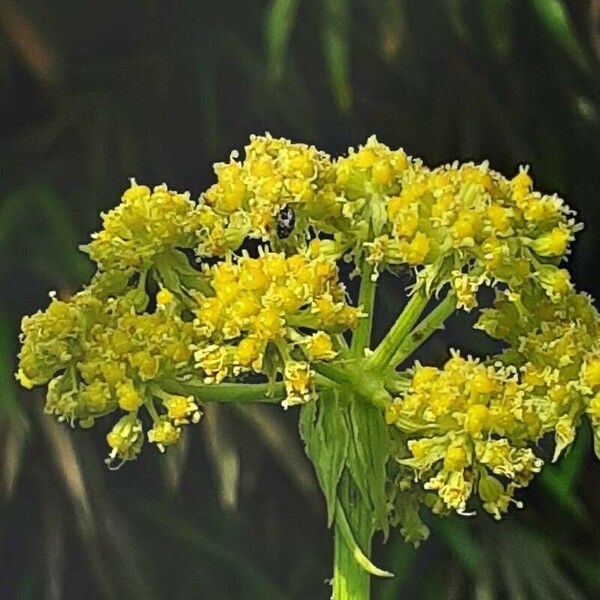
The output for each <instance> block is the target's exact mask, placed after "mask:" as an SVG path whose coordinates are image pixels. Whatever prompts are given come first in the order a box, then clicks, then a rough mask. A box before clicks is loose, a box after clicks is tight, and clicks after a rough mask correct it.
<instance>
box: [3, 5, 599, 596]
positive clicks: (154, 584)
mask: <svg viewBox="0 0 600 600" xmlns="http://www.w3.org/2000/svg"><path fill="white" fill-rule="evenodd" d="M599 111H600V0H573V1H570V2H566V1H560V0H480V1H469V0H428V1H427V2H425V1H423V0H383V1H370V2H366V1H365V2H360V1H359V0H305V1H303V2H300V0H273V1H271V2H259V1H258V0H246V1H244V2H242V1H240V0H238V1H227V0H222V1H221V2H202V1H200V2H199V1H194V0H181V1H179V2H167V1H162V2H161V1H158V0H137V1H134V0H131V1H129V2H123V1H120V2H116V1H114V0H104V1H103V2H98V1H88V2H69V1H67V0H54V1H53V2H46V1H43V0H0V465H1V466H0V597H1V598H10V599H12V598H15V599H26V598H36V599H37V598H49V599H58V598H84V597H85V598H89V599H95V598H101V599H104V598H109V599H112V598H119V599H121V598H133V599H136V598H140V599H142V598H143V599H151V600H152V599H163V598H169V599H171V598H173V599H175V598H182V599H187V598H202V599H217V598H218V599H220V598H250V599H253V600H254V599H256V600H261V599H272V598H277V599H303V600H304V599H308V598H316V599H318V598H327V597H329V593H330V592H329V589H328V587H327V584H326V582H325V580H326V578H328V577H329V576H330V573H331V555H332V544H331V536H330V532H328V531H326V524H325V516H324V510H323V503H322V500H321V497H320V494H319V492H318V490H317V488H316V484H315V480H314V478H313V474H312V469H311V466H310V465H309V463H308V462H307V460H306V459H305V458H304V455H303V450H302V448H301V445H300V443H299V441H298V436H297V433H296V419H297V415H296V413H295V411H289V413H286V414H284V413H283V412H282V411H281V410H279V409H278V408H272V409H269V408H261V409H260V410H251V409H244V410H243V411H242V410H236V409H224V408H218V409H216V408H214V407H208V410H207V414H206V418H205V420H204V421H203V422H202V425H201V426H200V427H198V428H196V429H195V430H194V431H193V432H192V434H191V435H190V436H189V437H188V439H187V440H186V443H185V444H184V445H183V446H182V447H180V448H178V449H174V450H172V451H171V452H169V453H168V454H167V455H166V456H164V457H163V456H159V455H158V453H155V452H154V451H153V450H152V449H150V448H148V449H147V450H146V452H144V453H143V454H142V456H141V458H140V459H139V460H138V461H136V462H135V463H131V464H127V465H126V466H125V467H123V468H122V469H121V470H120V471H118V472H115V473H113V472H109V471H107V470H106V468H105V467H104V464H103V462H102V459H103V457H104V455H105V453H106V448H105V444H104V439H103V437H104V435H105V433H106V429H107V428H108V427H109V424H108V423H107V424H105V425H104V430H103V429H102V426H97V427H95V428H94V431H92V432H81V431H77V430H74V431H71V430H69V429H68V428H67V427H66V426H64V425H59V424H57V423H55V422H54V420H53V419H51V418H49V417H44V416H43V415H42V410H41V407H42V397H41V396H40V395H39V394H36V393H33V392H29V393H25V392H23V391H21V390H19V389H17V387H16V385H15V381H14V379H13V375H12V373H13V371H14V368H15V352H16V350H17V333H18V327H19V321H20V319H21V317H22V316H23V314H27V313H31V312H33V311H35V310H37V309H38V308H42V307H45V306H46V304H47V293H48V291H49V290H53V289H56V290H58V291H59V293H62V294H68V293H69V292H71V291H73V290H75V289H77V288H78V287H80V286H81V285H82V283H84V282H86V280H87V279H88V278H89V276H90V274H91V265H90V264H89V263H88V262H87V261H86V259H85V258H84V257H83V255H81V254H80V253H78V251H77V245H78V244H80V243H84V242H85V241H86V240H87V239H88V238H89V234H90V232H91V231H93V230H95V229H97V228H98V226H99V212H100V211H101V210H106V209H109V208H111V207H112V206H114V205H115V204H116V203H117V202H118V199H119V196H120V194H121V192H122V190H123V189H124V188H125V187H126V186H127V184H128V181H127V179H128V177H131V176H135V177H137V179H138V181H139V182H143V183H146V184H148V185H155V184H158V183H161V182H162V181H164V180H166V181H167V182H168V183H169V184H170V186H171V187H172V188H174V189H177V190H180V191H184V190H190V191H191V193H192V196H194V197H197V196H198V195H199V193H200V192H201V191H202V190H203V189H205V188H206V187H207V186H208V185H209V184H210V183H211V182H212V177H213V176H212V171H211V165H212V163H213V162H215V161H217V160H222V159H226V158H227V157H228V155H229V152H230V150H231V149H233V148H241V147H242V146H243V145H244V144H245V142H246V140H247V138H248V136H249V134H250V133H261V132H264V131H265V130H268V131H270V132H271V133H272V134H274V135H283V136H286V137H290V138H292V139H294V140H298V141H306V142H311V143H314V144H316V145H317V146H318V147H320V148H322V149H324V150H326V151H329V152H331V153H334V154H335V153H339V152H342V151H343V150H345V148H346V147H347V146H349V145H357V144H358V143H360V142H362V141H364V140H365V139H366V137H367V136H368V135H370V134H372V133H377V134H378V136H379V139H380V140H381V141H383V142H385V143H387V144H389V145H391V146H394V147H396V146H403V147H404V148H405V149H406V150H407V152H408V153H409V154H413V155H416V156H421V157H423V158H424V159H425V160H426V161H427V162H428V163H431V164H437V163H440V162H443V161H449V160H453V159H462V160H464V159H474V160H482V159H485V158H488V159H490V161H491V163H492V165H493V166H494V167H495V168H496V169H498V170H501V171H504V172H506V173H507V174H512V173H514V172H515V171H516V169H517V167H518V165H519V164H521V163H524V162H525V163H531V164H532V167H533V173H534V176H535V179H536V183H537V187H538V188H540V189H542V190H544V191H548V192H554V191H557V192H559V193H560V194H561V195H562V196H564V197H565V198H566V199H567V201H568V203H569V204H570V205H571V206H572V207H574V208H576V209H577V211H578V213H579V218H580V219H581V220H582V221H584V222H585V224H586V229H585V231H584V232H583V233H582V234H581V236H580V238H579V241H578V242H577V244H576V247H575V252H574V255H573V259H572V261H571V267H572V269H573V272H574V275H575V279H576V281H577V284H578V286H579V288H581V289H584V290H587V291H589V292H590V293H592V294H594V295H596V296H599V295H600V280H599V278H598V274H597V265H598V264H600V196H599V194H598V189H599V188H600V112H599ZM380 300H381V304H380V305H379V310H378V313H377V323H376V325H377V329H378V331H379V333H381V331H382V330H383V328H384V327H385V326H386V325H387V324H388V323H389V322H390V321H391V320H392V319H393V318H394V316H395V314H396V313H397V312H398V307H399V306H400V304H401V302H402V300H401V293H400V291H399V286H398V284H397V283H395V282H394V281H393V280H389V279H386V280H384V281H383V286H382V294H381V296H380ZM465 331H466V329H465V328H464V324H461V323H460V322H459V321H456V320H455V321H453V323H452V326H451V327H450V328H449V329H448V331H447V332H446V333H445V334H444V335H445V336H446V337H445V338H444V337H442V338H438V342H437V345H434V346H430V347H429V360H431V357H433V358H438V357H440V356H441V355H443V354H444V353H445V352H446V348H447V346H448V345H449V344H451V343H456V344H460V345H461V346H463V347H467V348H468V349H470V350H472V351H474V352H476V351H478V350H479V351H480V352H483V351H485V348H486V347H485V346H484V343H483V342H482V340H481V338H479V337H475V336H474V335H473V334H470V333H465ZM521 498H522V499H524V500H525V503H526V508H525V509H523V510H521V511H518V510H517V509H515V510H513V511H512V512H511V513H510V514H509V516H508V517H507V518H506V519H505V521H504V522H503V523H501V524H497V523H495V522H493V520H491V519H490V518H488V517H486V516H484V515H481V516H478V517H473V518H461V519H458V518H450V519H446V520H434V519H430V520H429V521H430V526H431V529H432V535H431V539H430V540H429V541H428V542H427V543H425V544H423V545H422V547H421V548H420V549H419V550H418V551H416V552H415V551H414V550H413V549H412V548H411V547H408V546H406V545H404V544H403V543H402V541H401V539H400V537H399V535H398V534H397V533H394V534H392V536H391V539H390V540H389V541H388V543H387V545H385V546H382V545H381V544H379V543H377V544H376V550H375V559H376V561H377V562H378V563H380V564H381V566H384V567H385V568H387V569H390V570H392V571H394V572H395V573H396V578H395V579H394V580H392V581H391V582H385V583H377V584H375V592H374V597H375V598H376V599H380V600H386V599H387V600H392V599H395V598H407V599H430V598H431V599H438V598H441V599H446V598H447V599H463V598H474V599H478V600H493V599H502V598H510V599H513V600H522V599H527V598H540V599H541V598H543V599H545V600H548V599H554V598H558V599H560V598H570V599H572V598H590V599H591V598H598V597H600V569H599V568H598V567H599V566H600V526H598V519H599V518H600V465H599V464H598V463H596V462H595V459H594V458H593V456H592V450H591V443H590V435H589V432H588V431H587V429H586V428H585V427H584V428H583V429H582V434H581V436H580V438H579V440H578V442H577V444H576V445H575V447H574V449H573V450H572V451H571V453H570V454H569V455H568V456H567V457H566V458H564V459H563V460H562V461H561V462H560V463H559V464H558V465H555V466H550V467H548V468H547V469H546V471H545V473H544V475H543V476H541V477H540V478H538V480H537V481H536V482H535V484H534V485H533V486H532V488H531V489H528V490H526V491H524V492H523V493H522V494H521Z"/></svg>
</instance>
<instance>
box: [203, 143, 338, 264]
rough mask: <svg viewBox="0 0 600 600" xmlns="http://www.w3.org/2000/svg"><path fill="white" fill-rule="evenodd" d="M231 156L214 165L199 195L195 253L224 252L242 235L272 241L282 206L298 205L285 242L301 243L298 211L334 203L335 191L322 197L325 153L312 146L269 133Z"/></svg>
mask: <svg viewBox="0 0 600 600" xmlns="http://www.w3.org/2000/svg"><path fill="white" fill-rule="evenodd" d="M237 156H238V155H237V153H233V154H232V156H231V160H230V162H229V163H219V164H217V165H215V173H216V175H217V183H215V184H214V185H213V186H212V187H210V188H209V189H208V190H207V191H206V192H205V193H204V194H203V195H202V197H201V201H202V202H201V206H200V208H199V213H200V225H201V226H200V229H199V236H200V239H201V241H200V244H199V247H198V252H199V254H200V255H201V256H221V255H224V254H226V253H227V252H228V251H231V250H237V249H238V248H239V247H240V246H241V244H242V242H243V241H244V239H245V238H247V237H250V238H254V239H260V240H262V241H265V242H267V241H270V242H277V240H278V238H277V215H278V214H279V213H280V212H281V210H282V209H284V208H285V207H287V206H288V205H289V206H290V207H291V208H292V209H295V208H296V207H298V206H300V207H301V210H299V211H298V217H299V218H298V223H297V224H296V228H295V229H296V235H293V236H291V239H290V243H292V244H293V245H298V244H299V243H302V242H303V238H304V236H305V234H306V225H307V223H306V220H305V219H302V218H300V215H302V214H307V215H309V214H311V213H313V212H315V213H317V214H318V213H320V212H322V211H323V208H324V207H325V208H326V207H327V203H328V202H330V201H331V200H333V201H335V195H334V196H333V198H332V199H330V200H327V199H326V198H325V196H326V195H327V194H326V193H325V192H324V190H325V187H326V181H327V179H328V178H330V172H331V161H330V159H329V157H328V156H327V155H326V154H324V153H323V152H320V151H318V150H317V149H316V148H315V147H314V146H307V145H305V144H293V143H291V142H289V141H288V140H285V139H275V138H273V137H271V136H270V135H266V136H252V137H251V138H250V143H249V144H248V146H246V148H245V157H244V160H243V161H242V162H240V161H238V160H237ZM324 202H325V205H324ZM288 245H289V244H288Z"/></svg>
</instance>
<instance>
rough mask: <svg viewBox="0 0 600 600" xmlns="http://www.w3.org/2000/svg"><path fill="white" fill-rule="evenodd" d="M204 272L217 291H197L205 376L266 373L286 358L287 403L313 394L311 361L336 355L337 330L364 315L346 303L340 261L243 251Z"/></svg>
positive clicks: (199, 355)
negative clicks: (334, 335) (207, 294)
mask: <svg viewBox="0 0 600 600" xmlns="http://www.w3.org/2000/svg"><path fill="white" fill-rule="evenodd" d="M205 275H206V280H207V281H208V282H209V284H210V285H211V286H212V289H213V290H214V296H211V297H205V296H201V295H196V299H197V306H196V307H194V308H193V313H194V315H195V319H194V322H193V323H194V327H195V331H196V334H197V335H198V336H199V337H200V339H201V342H200V347H199V349H198V350H197V351H196V352H195V360H196V366H197V367H198V368H199V369H200V370H201V371H202V372H203V373H204V380H205V382H207V383H214V382H216V383H218V382H220V381H222V380H223V379H224V378H225V377H227V376H234V375H239V374H241V373H249V372H255V373H260V372H264V369H265V361H267V362H269V363H271V362H273V361H275V362H277V361H279V362H281V364H283V365H285V368H284V369H282V370H283V373H284V379H285V382H286V387H287V391H288V395H287V400H286V402H285V406H290V405H293V404H297V403H300V402H306V401H307V400H309V399H311V398H312V397H313V392H314V386H313V382H312V376H311V371H310V368H309V367H308V364H307V362H306V361H326V360H331V359H333V358H335V356H336V350H335V349H334V343H333V340H332V337H331V335H330V334H332V333H336V332H341V331H344V330H346V329H354V328H355V327H356V325H357V323H358V319H359V316H360V313H359V310H358V309H356V308H354V307H351V306H349V305H348V304H347V303H346V299H345V290H344V287H343V286H342V285H341V284H340V283H339V281H338V277H337V267H336V266H335V263H333V262H331V261H329V260H327V259H324V258H318V259H312V260H311V259H309V258H307V257H305V256H303V255H300V254H295V255H293V256H289V257H286V256H285V255H284V254H281V253H273V252H263V251H261V252H260V253H259V256H258V257H257V258H251V257H250V256H249V255H247V254H244V255H242V256H241V257H240V258H239V259H238V260H229V261H223V262H219V263H217V264H216V265H214V266H212V267H206V268H205ZM299 328H301V329H302V330H313V331H315V332H316V333H314V334H303V333H301V332H300V331H299V330H298V329H299ZM295 356H298V357H302V358H303V359H304V360H303V361H300V362H298V361H297V360H295V358H294V357H295Z"/></svg>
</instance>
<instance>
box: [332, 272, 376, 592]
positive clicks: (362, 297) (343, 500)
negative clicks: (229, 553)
mask: <svg viewBox="0 0 600 600" xmlns="http://www.w3.org/2000/svg"><path fill="white" fill-rule="evenodd" d="M361 275H362V279H361V282H360V283H361V285H360V293H359V305H360V306H361V309H362V310H363V311H364V312H365V313H366V314H367V316H366V317H364V318H363V319H362V320H361V322H360V324H359V326H358V328H357V329H356V331H355V333H354V335H353V336H352V343H351V346H350V355H351V356H352V357H354V358H359V357H362V356H363V354H364V350H365V348H368V347H369V345H370V342H371V326H372V323H373V309H374V305H375V287H376V286H375V284H374V282H373V281H372V280H371V275H372V265H370V264H368V263H364V264H363V268H362V274H361ZM348 387H349V388H350V389H351V386H348ZM349 400H350V402H356V397H351V398H349ZM338 500H339V503H340V504H341V506H342V507H343V510H344V513H345V515H344V520H346V519H347V523H342V522H341V521H340V520H339V516H338V517H336V525H335V537H334V559H333V596H332V598H333V600H368V598H369V595H370V586H371V580H370V575H369V573H367V572H366V571H365V570H364V569H363V568H362V567H361V566H360V565H359V563H358V562H357V560H356V557H355V554H354V549H353V548H351V547H350V545H349V544H348V539H347V536H344V533H343V530H342V529H341V527H342V525H349V527H350V530H351V531H352V534H353V536H354V540H355V541H356V543H357V544H358V546H359V547H360V549H361V550H362V552H363V553H364V555H365V556H366V557H367V558H368V557H370V555H371V538H372V537H373V515H372V514H371V511H370V508H369V506H368V504H367V503H366V502H365V501H364V500H363V499H361V496H360V493H359V492H358V489H357V488H356V484H355V483H354V481H353V480H352V478H351V476H350V473H349V472H348V468H347V467H346V468H345V469H344V473H343V474H342V478H341V480H340V483H339V487H338Z"/></svg>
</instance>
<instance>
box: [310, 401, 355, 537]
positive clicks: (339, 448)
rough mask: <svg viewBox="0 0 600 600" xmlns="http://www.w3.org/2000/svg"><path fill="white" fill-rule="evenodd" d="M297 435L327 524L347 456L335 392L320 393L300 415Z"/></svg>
mask: <svg viewBox="0 0 600 600" xmlns="http://www.w3.org/2000/svg"><path fill="white" fill-rule="evenodd" d="M300 435H301V436H302V439H303V440H304V443H305V444H306V454H307V455H308V457H309V458H310V460H311V461H312V463H313V465H314V467H315V471H316V473H317V479H318V480H319V485H320V486H321V490H323V494H325V500H326V502H327V523H328V526H331V524H332V523H333V517H334V514H335V507H336V501H337V488H338V483H339V481H340V478H341V476H342V472H343V470H344V465H345V464H346V458H347V454H348V443H349V431H348V428H347V426H346V421H345V419H344V411H343V407H342V406H341V402H340V398H339V393H338V392H337V390H324V391H323V392H322V393H321V397H320V399H319V401H317V402H310V403H308V404H305V405H304V406H303V407H302V410H301V412H300Z"/></svg>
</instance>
